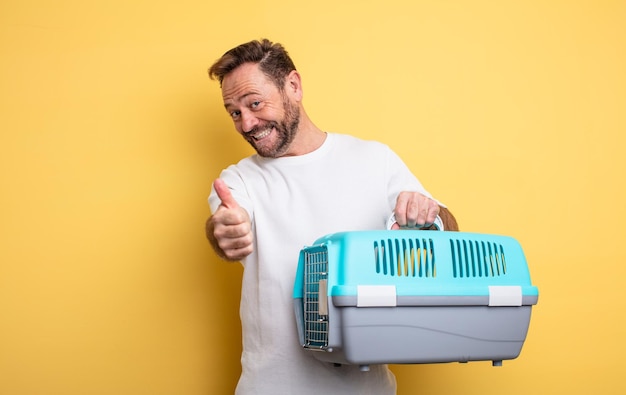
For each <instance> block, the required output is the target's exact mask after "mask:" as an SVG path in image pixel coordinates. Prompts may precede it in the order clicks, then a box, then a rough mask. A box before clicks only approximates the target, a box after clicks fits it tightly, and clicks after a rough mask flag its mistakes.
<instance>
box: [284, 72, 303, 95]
mask: <svg viewBox="0 0 626 395" xmlns="http://www.w3.org/2000/svg"><path fill="white" fill-rule="evenodd" d="M285 92H286V93H287V95H289V96H290V97H291V98H293V99H294V100H296V101H302V79H301V78H300V73H298V71H296V70H292V71H291V73H289V75H287V78H286V80H285Z"/></svg>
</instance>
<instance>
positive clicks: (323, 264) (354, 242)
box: [294, 230, 538, 306]
mask: <svg viewBox="0 0 626 395" xmlns="http://www.w3.org/2000/svg"><path fill="white" fill-rule="evenodd" d="M328 262H331V263H332V264H328ZM316 265H317V266H319V270H317V269H316V268H315V266H316ZM305 267H308V269H307V270H306V271H305V270H304V269H305ZM305 272H306V276H309V277H311V276H312V278H310V279H306V278H304V276H305ZM317 276H323V277H324V281H323V282H322V283H321V286H322V289H320V290H319V291H320V292H323V293H325V294H326V296H327V297H329V298H332V300H333V303H334V304H335V305H338V306H341V305H359V306H396V305H433V304H435V305H437V304H444V305H445V304H448V305H449V304H454V305H468V304H479V305H490V306H498V305H499V306H502V305H512V306H514V305H518V306H519V305H528V304H536V303H537V297H538V289H537V287H535V286H533V285H531V282H530V274H529V271H528V266H527V263H526V258H525V256H524V252H523V250H522V248H521V246H520V244H519V243H518V242H517V241H516V240H515V239H513V238H512V237H508V236H499V235H488V234H478V233H466V232H440V231H418V230H397V231H389V230H381V231H354V232H340V233H334V234H330V235H327V236H324V237H321V238H319V239H318V240H317V241H315V243H314V244H313V245H312V246H310V247H305V248H303V249H302V250H301V252H300V257H299V265H298V272H297V275H296V282H295V286H294V298H302V297H303V292H305V291H306V290H305V287H306V284H318V283H319V279H318V278H317Z"/></svg>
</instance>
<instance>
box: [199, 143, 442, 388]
mask: <svg viewBox="0 0 626 395" xmlns="http://www.w3.org/2000/svg"><path fill="white" fill-rule="evenodd" d="M220 177H221V178H222V179H223V180H224V181H225V182H226V184H227V185H228V187H229V188H231V192H232V195H233V197H234V199H235V200H236V201H237V202H238V203H239V205H240V206H242V207H244V208H245V209H246V210H247V211H248V213H249V215H250V218H251V220H252V230H253V233H254V252H253V253H252V254H251V255H249V256H248V257H246V258H245V259H244V260H243V261H242V264H243V266H244V272H243V280H242V290H241V305H240V316H241V323H242V331H243V353H242V357H241V363H242V373H241V377H240V379H239V384H238V386H237V391H236V394H238V395H250V394H262V395H296V394H297V395H309V394H310V395H319V394H332V395H340V394H341V395H365V394H372V395H391V394H395V393H396V383H395V378H394V376H393V374H392V373H391V372H390V371H389V369H388V368H387V366H386V365H376V366H371V370H370V371H369V372H361V371H360V370H359V367H358V366H351V365H342V366H340V367H336V366H333V365H332V364H329V363H326V362H320V361H318V360H317V359H315V358H314V357H313V356H312V355H310V353H309V352H307V351H305V350H303V349H302V347H301V345H300V344H299V339H298V332H297V328H296V321H295V314H294V305H293V285H294V278H295V272H296V267H297V264H298V256H299V252H300V250H301V249H302V247H304V246H307V245H311V244H312V243H313V242H314V241H315V240H316V239H318V238H319V237H321V236H324V235H326V234H329V233H334V232H339V231H350V230H372V229H384V228H385V227H386V222H387V219H388V218H389V216H390V215H391V214H392V212H393V209H394V207H395V204H396V198H397V196H398V194H399V193H400V192H401V191H419V192H421V193H423V194H425V195H427V196H430V195H429V194H428V193H427V192H426V191H425V190H424V188H423V187H422V185H421V184H420V182H419V181H418V180H417V178H416V177H415V176H414V175H413V174H412V173H411V172H410V171H409V169H408V168H407V167H406V165H405V164H404V163H403V162H402V160H401V159H400V158H399V157H398V156H397V155H396V154H395V153H394V152H393V151H391V149H390V148H389V147H387V146H386V145H383V144H381V143H378V142H373V141H364V140H360V139H357V138H355V137H352V136H348V135H341V134H331V133H328V134H327V137H326V140H325V142H324V144H323V145H322V146H321V147H320V148H318V149H317V150H316V151H314V152H311V153H309V154H306V155H302V156H289V157H282V158H276V159H271V158H262V157H260V156H258V155H253V156H251V157H248V158H245V159H243V160H241V161H240V162H239V163H238V164H236V165H231V166H229V167H228V168H227V169H225V170H224V171H223V172H222V174H221V175H220ZM209 203H210V206H211V209H212V210H213V212H215V210H217V208H218V206H219V204H220V200H219V198H218V197H217V195H216V193H215V191H214V190H213V191H211V195H210V197H209Z"/></svg>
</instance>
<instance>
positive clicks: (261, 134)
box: [252, 129, 272, 140]
mask: <svg viewBox="0 0 626 395" xmlns="http://www.w3.org/2000/svg"><path fill="white" fill-rule="evenodd" d="M271 132H272V129H265V131H263V132H261V133H259V134H257V135H256V136H252V137H254V139H255V140H261V139H262V138H265V137H267V136H269V135H270V133H271Z"/></svg>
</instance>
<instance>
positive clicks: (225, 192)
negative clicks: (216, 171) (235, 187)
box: [213, 178, 239, 208]
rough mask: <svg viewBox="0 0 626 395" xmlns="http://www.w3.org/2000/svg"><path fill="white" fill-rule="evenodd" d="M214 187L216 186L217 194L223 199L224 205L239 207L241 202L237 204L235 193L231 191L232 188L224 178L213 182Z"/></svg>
mask: <svg viewBox="0 0 626 395" xmlns="http://www.w3.org/2000/svg"><path fill="white" fill-rule="evenodd" d="M213 188H215V192H216V193H217V196H218V197H219V198H220V200H221V201H222V206H226V207H227V208H236V207H239V204H237V201H236V200H235V199H234V198H233V195H232V194H231V193H230V189H229V188H228V185H226V183H225V182H224V180H222V179H221V178H218V179H216V180H215V181H214V182H213Z"/></svg>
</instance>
